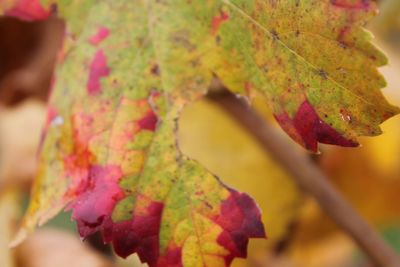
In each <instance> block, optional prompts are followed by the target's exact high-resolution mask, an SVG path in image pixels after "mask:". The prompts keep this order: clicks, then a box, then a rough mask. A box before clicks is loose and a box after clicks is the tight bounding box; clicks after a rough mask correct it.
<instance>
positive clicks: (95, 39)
mask: <svg viewBox="0 0 400 267" xmlns="http://www.w3.org/2000/svg"><path fill="white" fill-rule="evenodd" d="M109 34H110V30H109V29H107V28H106V27H100V28H99V29H98V31H97V33H96V34H95V35H93V36H92V37H90V39H89V42H90V43H91V44H92V45H98V44H99V43H101V42H102V41H103V40H104V39H106V38H107V37H108V35H109Z"/></svg>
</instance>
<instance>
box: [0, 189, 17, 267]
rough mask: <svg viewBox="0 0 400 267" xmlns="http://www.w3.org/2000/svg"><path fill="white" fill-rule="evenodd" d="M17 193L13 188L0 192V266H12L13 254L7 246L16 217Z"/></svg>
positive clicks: (13, 263)
mask: <svg viewBox="0 0 400 267" xmlns="http://www.w3.org/2000/svg"><path fill="white" fill-rule="evenodd" d="M17 201H18V195H17V193H16V191H14V190H11V189H10V190H6V191H2V192H0V266H1V267H14V266H15V262H14V255H13V252H12V251H11V250H10V248H9V243H10V241H11V238H12V235H13V233H14V230H15V229H14V225H15V223H16V220H17V217H18V215H19V214H18V213H19V212H18V210H19V206H18V202H17Z"/></svg>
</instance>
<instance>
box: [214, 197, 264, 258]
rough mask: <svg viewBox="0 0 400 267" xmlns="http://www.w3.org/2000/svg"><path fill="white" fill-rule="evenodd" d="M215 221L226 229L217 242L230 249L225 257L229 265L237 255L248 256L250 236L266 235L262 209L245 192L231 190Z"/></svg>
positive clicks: (261, 236) (259, 236)
mask: <svg viewBox="0 0 400 267" xmlns="http://www.w3.org/2000/svg"><path fill="white" fill-rule="evenodd" d="M214 221H215V222H216V223H217V224H219V225H220V226H221V227H222V228H223V229H224V231H223V232H222V233H221V234H220V235H219V237H218V239H217V242H218V243H219V244H220V245H221V246H224V247H225V248H226V249H228V250H229V251H230V254H229V255H227V256H226V257H225V262H226V264H227V265H230V263H231V262H232V260H233V259H234V258H235V257H240V258H245V257H246V256H247V243H248V241H249V238H251V237H255V238H257V237H258V238H264V237H265V230H264V225H263V223H262V221H261V213H260V210H259V208H258V207H257V205H256V204H255V202H254V200H253V199H252V198H250V197H249V196H248V195H247V194H244V193H239V192H237V191H234V190H231V195H230V197H229V198H228V199H226V200H225V201H224V202H223V203H222V204H221V214H220V215H219V216H218V217H216V218H214Z"/></svg>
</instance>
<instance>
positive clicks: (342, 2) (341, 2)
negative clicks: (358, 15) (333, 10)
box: [331, 0, 370, 9]
mask: <svg viewBox="0 0 400 267" xmlns="http://www.w3.org/2000/svg"><path fill="white" fill-rule="evenodd" d="M331 4H332V5H334V6H336V7H340V8H347V9H368V8H369V6H370V0H358V1H354V0H331Z"/></svg>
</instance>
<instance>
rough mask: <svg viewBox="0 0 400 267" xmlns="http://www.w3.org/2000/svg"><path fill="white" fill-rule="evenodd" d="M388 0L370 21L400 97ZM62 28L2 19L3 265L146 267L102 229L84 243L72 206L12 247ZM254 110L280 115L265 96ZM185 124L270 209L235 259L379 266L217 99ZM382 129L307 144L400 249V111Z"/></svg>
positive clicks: (392, 1) (183, 137) (394, 95)
mask: <svg viewBox="0 0 400 267" xmlns="http://www.w3.org/2000/svg"><path fill="white" fill-rule="evenodd" d="M379 5H380V7H381V13H380V15H379V16H378V17H377V18H376V19H375V20H374V21H372V22H371V23H370V24H369V25H368V29H369V30H371V31H372V32H373V33H374V34H375V36H376V39H375V43H376V44H377V45H378V46H379V47H381V48H382V49H383V50H384V51H385V52H386V53H387V55H388V57H389V60H390V63H389V65H388V66H385V67H383V68H381V69H380V71H381V72H382V73H383V74H384V76H385V77H386V79H387V82H388V86H387V88H385V89H384V93H385V95H386V96H387V97H388V98H389V100H390V101H391V102H392V103H394V104H397V105H400V1H399V0H382V1H379ZM62 29H63V22H62V21H60V20H57V19H54V18H52V19H49V20H48V21H44V22H35V23H26V22H21V21H18V20H16V19H11V18H0V267H54V266H58V267H64V266H68V267H70V266H77V267H124V266H130V267H137V266H145V265H142V264H140V262H139V261H138V259H137V257H136V256H134V255H133V256H131V257H129V258H128V259H127V260H122V259H119V258H117V257H115V256H114V254H113V252H112V249H111V248H110V247H108V246H107V245H104V244H103V243H102V241H101V238H100V237H99V236H96V235H95V236H93V237H91V238H89V239H88V240H85V241H84V242H82V241H81V240H80V239H79V237H78V234H77V233H76V230H75V224H74V222H72V221H71V219H70V214H69V213H68V212H66V213H62V214H60V215H58V216H57V217H56V218H54V219H53V220H52V221H50V222H49V223H48V224H47V225H45V226H44V227H42V228H41V229H39V230H38V231H36V233H35V234H33V235H32V236H30V237H29V238H28V239H27V240H26V241H25V242H24V243H23V244H22V245H20V246H19V247H17V248H16V249H10V248H9V247H8V244H9V242H10V240H11V239H12V237H13V235H14V234H15V231H16V230H17V228H18V222H19V220H20V219H21V216H22V214H23V210H24V209H25V208H26V206H27V203H28V201H29V192H30V186H31V183H32V180H33V179H34V176H35V169H36V160H37V153H38V152H37V148H38V144H39V140H40V135H41V128H42V126H43V124H44V120H45V114H46V104H45V102H46V98H47V95H48V92H49V88H50V84H51V76H52V71H53V68H54V61H55V56H56V53H57V49H58V47H59V45H60V42H61V39H62ZM71 79H73V77H71ZM255 108H256V109H257V110H258V111H259V112H260V113H261V114H262V115H263V116H264V117H265V120H268V121H270V122H271V123H274V122H273V120H272V116H271V114H270V112H269V110H268V107H267V106H266V105H265V102H264V101H263V99H262V98H261V97H260V98H259V99H257V101H256V104H255ZM210 118H212V119H210ZM180 125H181V126H180V128H181V129H180V132H179V141H180V144H181V147H182V149H183V150H184V153H186V154H187V155H189V156H191V157H192V158H195V159H197V160H199V161H200V162H201V163H203V164H204V165H205V166H206V167H207V168H208V169H210V170H211V171H212V172H214V173H215V174H217V175H218V176H219V177H221V179H222V180H223V181H224V182H225V183H227V184H228V185H230V186H233V187H235V188H237V189H238V190H240V191H244V192H247V193H248V194H250V195H251V196H253V197H254V198H255V199H256V201H257V202H258V204H259V205H260V208H261V209H262V211H263V221H264V223H265V226H266V229H267V233H268V237H269V238H268V240H252V241H251V242H250V245H249V257H248V259H246V260H242V259H239V260H236V261H235V262H234V266H236V267H238V266H243V267H244V266H248V267H275V266H277V267H370V266H372V265H371V264H370V263H369V262H368V260H367V259H366V257H365V255H363V253H362V252H361V251H360V250H359V249H358V248H357V246H356V245H355V244H354V243H353V241H352V240H351V239H350V238H349V237H348V236H347V234H346V233H344V232H343V231H341V229H338V228H337V227H336V225H335V224H334V223H333V222H332V221H331V220H330V219H329V218H328V217H327V216H326V215H325V214H324V213H323V212H322V211H321V210H320V209H319V207H318V204H317V203H316V202H315V201H314V200H313V199H312V198H311V197H310V196H308V195H307V194H305V193H304V192H301V191H300V190H299V189H298V188H297V187H296V186H295V184H294V183H293V181H292V178H291V177H289V176H288V174H287V173H286V172H285V170H284V169H283V168H282V167H281V166H280V165H279V164H277V163H276V162H274V160H273V159H272V158H271V157H270V155H268V154H267V153H266V152H265V151H264V150H262V149H261V148H260V147H259V145H258V143H257V142H256V141H255V140H253V139H252V137H251V136H250V135H249V134H248V133H246V131H245V130H244V129H242V128H241V126H239V125H238V124H237V123H236V122H235V121H234V120H233V119H232V118H230V117H229V116H228V115H227V114H225V113H224V111H222V110H221V109H220V108H219V107H218V106H216V105H215V104H214V103H211V102H208V101H207V100H202V101H199V102H197V103H194V104H193V105H191V106H189V107H188V108H187V109H186V110H185V111H184V112H183V115H182V118H181V120H180ZM383 131H384V134H383V135H381V136H379V137H375V138H362V140H361V143H362V144H363V146H362V147H361V148H358V149H346V148H339V147H332V146H322V149H321V152H322V153H321V154H320V155H311V154H309V153H307V152H305V151H302V152H303V153H304V154H305V156H308V157H312V158H313V160H314V161H315V163H316V164H317V165H318V166H319V167H320V168H322V169H323V170H324V172H325V173H326V174H327V175H328V177H329V179H330V180H331V182H332V183H333V184H334V185H335V187H336V188H337V189H338V190H339V191H340V192H341V193H342V194H343V195H344V196H345V197H346V198H347V199H348V200H349V201H350V202H351V203H352V204H353V205H354V207H355V208H356V209H357V210H358V211H359V213H361V215H362V216H363V217H364V218H365V219H366V220H367V221H368V222H369V223H371V224H373V225H374V227H375V228H376V229H377V230H378V231H379V232H380V233H381V234H382V236H383V237H384V238H385V239H386V240H387V242H388V243H389V244H390V245H391V246H392V247H393V248H395V249H396V250H397V251H399V253H400V138H399V137H400V116H397V117H395V118H393V119H390V120H389V121H387V122H385V123H384V124H383ZM280 132H281V134H282V135H284V134H283V133H282V131H280ZM298 149H299V150H302V149H301V148H298Z"/></svg>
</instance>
